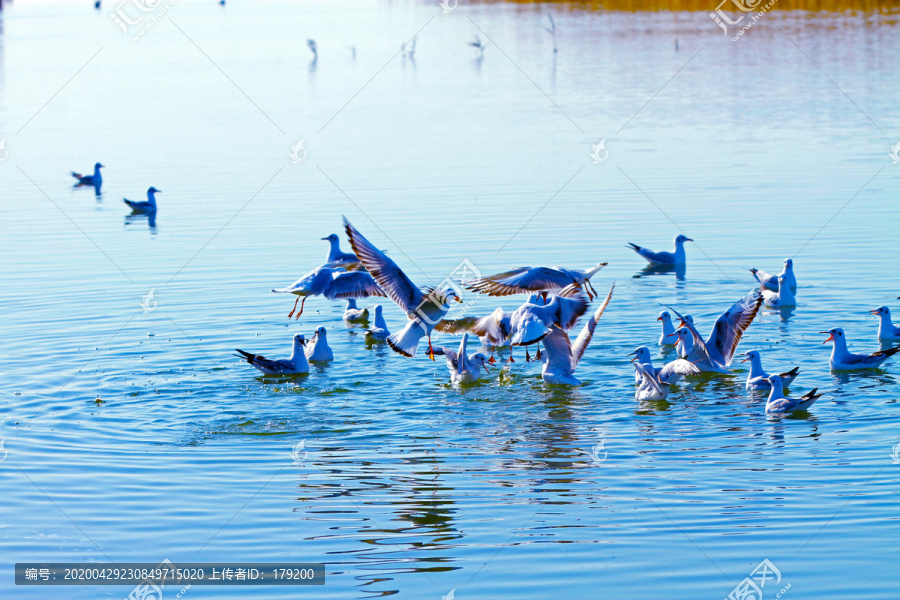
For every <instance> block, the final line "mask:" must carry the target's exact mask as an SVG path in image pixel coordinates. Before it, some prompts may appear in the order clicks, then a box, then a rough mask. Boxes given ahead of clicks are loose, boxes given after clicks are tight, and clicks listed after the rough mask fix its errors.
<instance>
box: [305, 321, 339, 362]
mask: <svg viewBox="0 0 900 600" xmlns="http://www.w3.org/2000/svg"><path fill="white" fill-rule="evenodd" d="M306 360H308V361H309V362H330V361H332V360H334V352H332V351H331V347H330V346H329V345H328V335H327V333H326V331H325V328H324V327H319V328H318V329H316V332H315V333H314V334H313V337H312V340H310V343H309V345H308V346H306Z"/></svg>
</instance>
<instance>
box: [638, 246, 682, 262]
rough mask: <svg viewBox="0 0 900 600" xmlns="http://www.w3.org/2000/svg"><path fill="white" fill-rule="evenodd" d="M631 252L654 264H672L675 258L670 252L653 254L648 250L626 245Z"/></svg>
mask: <svg viewBox="0 0 900 600" xmlns="http://www.w3.org/2000/svg"><path fill="white" fill-rule="evenodd" d="M628 245H629V246H630V247H631V249H632V250H634V251H635V252H637V253H638V254H639V255H640V256H642V257H643V258H644V259H646V260H649V261H650V262H655V263H661V264H666V263H673V262H675V258H674V257H673V255H672V253H671V252H654V251H653V250H651V249H649V248H644V247H642V246H638V245H637V244H632V243H631V242H629V243H628Z"/></svg>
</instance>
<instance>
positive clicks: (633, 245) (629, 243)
mask: <svg viewBox="0 0 900 600" xmlns="http://www.w3.org/2000/svg"><path fill="white" fill-rule="evenodd" d="M628 245H629V246H630V247H631V249H632V250H640V249H641V247H640V246H638V245H637V244H632V243H631V242H628Z"/></svg>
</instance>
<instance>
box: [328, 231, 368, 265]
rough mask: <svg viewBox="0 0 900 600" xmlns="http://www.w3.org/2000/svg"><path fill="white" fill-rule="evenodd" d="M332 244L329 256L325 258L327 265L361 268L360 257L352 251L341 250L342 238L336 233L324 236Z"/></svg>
mask: <svg viewBox="0 0 900 600" xmlns="http://www.w3.org/2000/svg"><path fill="white" fill-rule="evenodd" d="M322 239H323V240H327V241H328V243H330V244H331V247H330V248H329V250H328V256H327V257H326V258H325V266H326V267H342V268H344V269H347V270H348V271H353V270H356V269H357V268H359V259H358V258H356V255H355V254H353V253H352V252H342V251H341V240H340V239H339V238H338V236H337V234H336V233H332V234H329V235H328V236H326V237H323V238H322Z"/></svg>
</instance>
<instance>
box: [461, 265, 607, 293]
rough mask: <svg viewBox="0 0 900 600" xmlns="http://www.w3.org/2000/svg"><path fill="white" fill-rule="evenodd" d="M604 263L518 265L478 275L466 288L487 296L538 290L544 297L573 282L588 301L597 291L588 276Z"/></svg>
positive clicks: (592, 274)
mask: <svg viewBox="0 0 900 600" xmlns="http://www.w3.org/2000/svg"><path fill="white" fill-rule="evenodd" d="M607 264H609V263H605V262H602V263H598V264H597V266H595V267H593V268H590V269H585V270H584V271H581V270H579V269H563V268H562V267H518V268H516V269H512V270H510V271H506V272H505V273H497V274H496V275H488V276H487V277H480V278H478V279H476V280H475V281H473V282H472V283H471V284H469V285H468V286H466V287H467V288H468V289H470V290H473V291H475V292H478V293H481V294H487V295H488V296H512V295H513V294H527V293H529V292H542V293H543V294H544V297H545V299H546V294H547V292H556V291H558V290H561V289H563V288H564V287H566V286H568V285H571V284H575V285H577V286H578V287H580V288H581V289H583V290H584V291H585V293H587V295H588V300H593V299H594V296H596V295H597V292H596V291H595V290H594V288H592V287H591V277H593V276H594V274H595V273H596V272H597V271H599V270H600V269H602V268H603V267H605V266H606V265H607Z"/></svg>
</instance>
